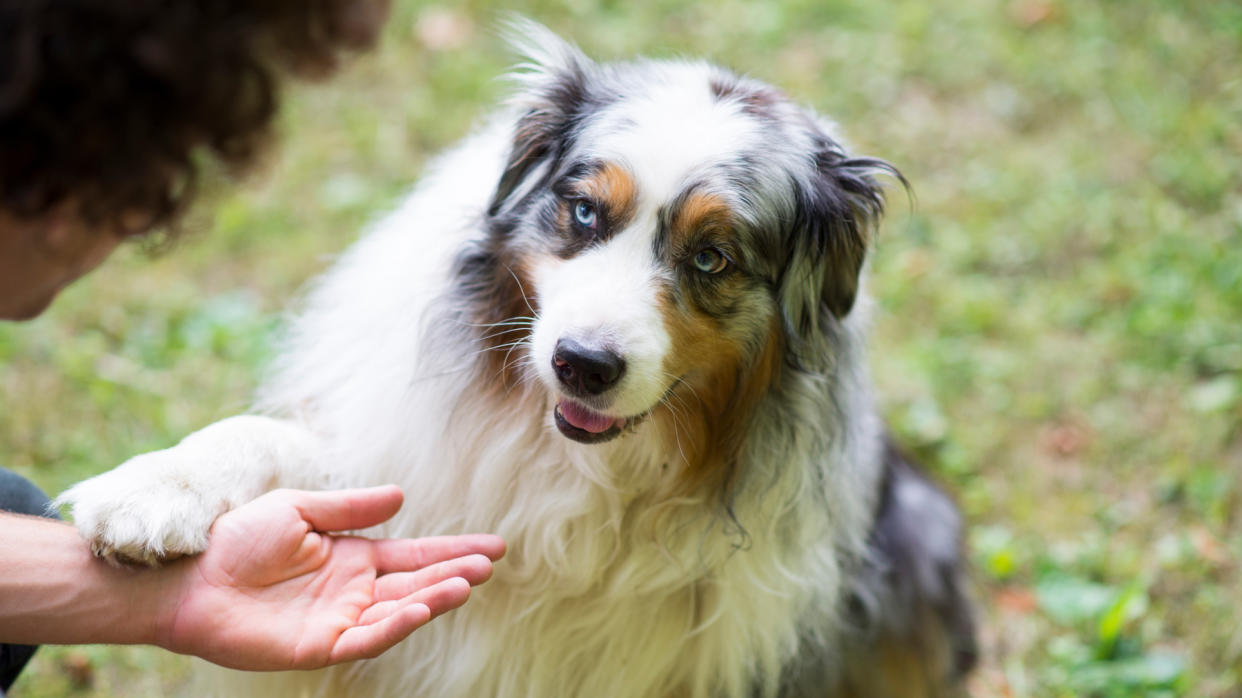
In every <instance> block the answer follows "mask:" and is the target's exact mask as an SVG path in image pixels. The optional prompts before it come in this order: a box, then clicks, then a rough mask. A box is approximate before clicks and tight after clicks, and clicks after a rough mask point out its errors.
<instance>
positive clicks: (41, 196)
mask: <svg viewBox="0 0 1242 698" xmlns="http://www.w3.org/2000/svg"><path fill="white" fill-rule="evenodd" d="M386 14H387V0H4V1H3V2H0V207H3V208H4V209H5V210H7V211H8V212H10V213H12V214H15V215H18V216H22V217H35V216H39V215H42V214H45V213H48V212H49V211H51V210H53V209H55V208H57V207H59V206H60V205H62V204H71V205H73V206H74V210H75V213H76V214H77V215H78V216H80V217H82V218H83V219H85V220H86V221H87V222H88V223H89V224H91V225H96V226H100V227H101V228H106V229H111V230H118V231H119V232H122V233H124V234H138V233H142V232H145V231H147V230H151V229H153V228H156V227H159V226H163V225H166V224H169V223H171V222H173V221H175V220H176V219H177V217H178V215H179V214H180V213H181V212H182V211H183V210H184V208H185V205H186V204H187V203H188V201H189V199H190V198H191V196H192V194H193V191H194V182H195V173H196V171H197V170H196V160H198V159H199V158H200V157H201V156H200V153H202V152H205V153H208V154H212V155H214V156H215V157H217V158H218V159H219V160H220V161H221V162H222V163H224V164H225V165H226V166H227V167H229V168H230V169H236V168H241V167H244V166H245V165H247V164H248V163H250V162H251V161H252V160H253V159H254V157H255V155H256V154H257V153H258V152H259V150H260V149H261V146H262V145H263V143H264V141H265V140H266V138H267V136H268V134H269V128H270V123H271V121H272V116H273V115H274V113H275V110H276V102H277V95H278V87H279V85H278V78H279V72H280V71H283V70H287V71H290V72H294V73H298V74H301V75H309V76H315V75H322V74H324V73H326V72H328V71H330V70H331V69H332V68H333V67H334V66H335V65H336V62H337V59H338V57H339V56H340V54H341V52H342V51H344V50H348V49H355V48H362V47H366V46H368V45H370V44H371V43H372V42H373V41H374V39H375V37H376V36H377V34H378V31H379V28H380V26H381V25H382V23H383V19H384V17H385V15H386Z"/></svg>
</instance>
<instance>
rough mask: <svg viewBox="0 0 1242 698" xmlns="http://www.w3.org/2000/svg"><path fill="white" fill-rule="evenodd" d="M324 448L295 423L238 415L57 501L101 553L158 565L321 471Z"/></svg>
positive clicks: (202, 544) (198, 548)
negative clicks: (226, 516)
mask: <svg viewBox="0 0 1242 698" xmlns="http://www.w3.org/2000/svg"><path fill="white" fill-rule="evenodd" d="M319 450H320V449H319V447H318V443H317V439H316V437H315V436H314V435H313V434H311V433H310V432H309V431H308V430H306V429H304V428H302V427H301V426H299V425H297V424H294V423H291V422H286V421H281V420H277V419H271V418H268V417H258V416H241V417H232V418H229V419H225V420H223V421H220V422H216V423H215V424H212V425H210V426H208V427H206V428H204V429H201V430H199V431H197V432H194V433H193V434H191V435H189V436H187V437H186V438H185V439H184V440H182V442H181V443H179V444H177V445H176V446H174V447H172V448H168V449H165V450H163V451H154V452H152V453H144V454H142V455H140V456H136V457H134V458H131V459H130V460H128V461H126V462H125V463H123V464H121V465H120V466H119V467H117V468H115V469H113V470H110V471H108V472H106V473H104V474H102V475H98V476H96V477H93V478H91V479H89V480H85V481H83V482H80V483H78V484H77V485H74V486H73V487H71V488H70V489H68V490H66V491H65V492H64V493H63V494H61V495H60V496H59V497H58V498H57V499H56V501H55V503H54V505H55V506H62V505H68V506H70V507H71V508H72V511H73V519H74V522H75V523H76V525H77V527H78V530H79V531H80V532H81V533H82V536H83V537H84V538H86V539H87V540H88V541H90V543H91V548H92V549H93V550H94V551H95V554H96V555H98V556H100V557H104V558H107V559H109V560H111V561H114V562H115V561H123V562H141V563H145V564H148V565H155V564H158V563H159V562H160V561H161V560H166V559H171V558H175V557H179V556H181V555H191V554H194V553H198V552H202V551H203V550H204V549H205V548H206V547H207V533H208V531H209V530H210V528H211V524H212V522H214V521H215V520H216V517H218V516H219V515H221V514H223V513H224V512H226V511H229V510H230V509H232V508H234V507H237V506H239V505H241V504H243V503H245V502H248V501H250V500H251V499H254V498H255V497H257V496H259V495H260V494H262V493H264V492H266V491H268V490H271V489H273V488H275V487H277V486H280V485H295V484H303V485H304V484H307V483H306V482H305V481H304V480H301V481H295V480H294V478H305V477H306V475H307V474H309V473H313V472H315V471H316V468H315V461H316V459H317V457H318V453H319Z"/></svg>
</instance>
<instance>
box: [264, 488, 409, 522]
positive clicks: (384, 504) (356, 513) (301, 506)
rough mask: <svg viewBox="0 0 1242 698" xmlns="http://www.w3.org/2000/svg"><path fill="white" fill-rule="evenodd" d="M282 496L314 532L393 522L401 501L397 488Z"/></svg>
mask: <svg viewBox="0 0 1242 698" xmlns="http://www.w3.org/2000/svg"><path fill="white" fill-rule="evenodd" d="M283 494H284V496H286V497H288V498H289V500H290V502H291V503H292V504H293V506H294V507H295V508H297V510H298V512H299V513H301V514H302V518H303V519H306V521H307V522H309V523H310V525H311V526H312V527H313V528H314V529H315V530H317V531H344V530H347V529H351V528H366V527H367V526H374V525H375V524H378V523H382V522H384V521H387V520H388V519H390V518H392V515H393V514H395V513H397V510H398V509H400V508H401V502H402V500H403V496H402V494H401V488H399V487H397V486H396V485H384V486H383V487H367V488H364V489H353V490H332V491H326V492H309V491H306V490H286V491H285V492H284V493H283Z"/></svg>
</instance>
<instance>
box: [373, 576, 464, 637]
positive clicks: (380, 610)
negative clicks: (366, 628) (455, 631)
mask: <svg viewBox="0 0 1242 698" xmlns="http://www.w3.org/2000/svg"><path fill="white" fill-rule="evenodd" d="M468 598H470V582H467V581H466V580H464V579H462V578H461V577H453V578H451V579H445V580H443V581H441V582H437V583H436V584H432V585H431V586H429V587H426V588H425V589H419V590H418V591H416V592H414V593H413V594H410V595H409V596H406V597H405V598H402V599H394V600H391V601H381V602H380V603H377V604H373V605H372V606H370V607H369V608H367V609H366V610H365V611H363V612H362V614H361V615H360V616H358V621H357V624H358V625H369V624H371V623H376V622H379V621H380V620H382V619H384V618H385V617H387V616H389V615H391V614H392V613H394V612H396V611H397V610H399V609H401V608H402V607H404V606H406V605H408V604H411V603H417V604H423V605H424V606H426V607H427V608H428V609H429V610H430V611H431V617H432V618H435V617H436V616H438V615H440V614H441V613H444V612H446V611H451V610H453V609H454V608H457V607H458V606H461V605H462V604H464V603H466V599H468Z"/></svg>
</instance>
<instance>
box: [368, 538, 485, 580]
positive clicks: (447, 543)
mask: <svg viewBox="0 0 1242 698" xmlns="http://www.w3.org/2000/svg"><path fill="white" fill-rule="evenodd" d="M374 552H375V566H376V568H377V569H378V571H379V573H380V574H384V573H385V572H409V571H412V570H417V569H421V568H423V567H426V566H427V565H431V564H435V563H437V562H443V561H445V560H451V559H453V558H455V557H465V556H467V555H483V556H485V557H487V558H488V559H490V560H499V559H500V558H501V557H502V556H503V555H504V554H505V542H504V540H503V539H502V538H500V536H493V535H490V534H485V533H475V534H470V535H464V536H434V537H431V538H398V539H388V540H377V541H375V548H374Z"/></svg>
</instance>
